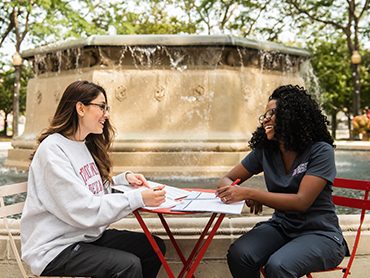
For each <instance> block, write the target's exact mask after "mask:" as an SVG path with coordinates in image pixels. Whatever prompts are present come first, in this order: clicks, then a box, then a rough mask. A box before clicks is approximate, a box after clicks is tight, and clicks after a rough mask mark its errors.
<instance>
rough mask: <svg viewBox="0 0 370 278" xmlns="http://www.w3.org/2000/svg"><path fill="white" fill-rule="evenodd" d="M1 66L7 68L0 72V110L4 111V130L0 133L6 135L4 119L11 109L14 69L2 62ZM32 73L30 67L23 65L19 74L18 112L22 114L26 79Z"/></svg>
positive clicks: (24, 105)
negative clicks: (23, 67)
mask: <svg viewBox="0 0 370 278" xmlns="http://www.w3.org/2000/svg"><path fill="white" fill-rule="evenodd" d="M1 68H2V69H4V68H8V69H6V70H3V71H2V72H1V73H0V110H1V111H3V112H4V114H5V118H4V124H3V126H4V130H3V131H2V132H1V134H2V135H6V130H7V127H8V123H7V121H6V119H7V117H8V115H9V114H11V113H12V110H13V106H12V103H13V91H14V81H15V72H14V69H9V66H6V65H4V64H2V65H1ZM31 75H32V70H31V68H30V67H25V69H24V70H23V71H22V75H21V87H20V96H19V112H20V113H21V114H24V112H25V111H26V86H27V82H28V79H29V78H30V76H31Z"/></svg>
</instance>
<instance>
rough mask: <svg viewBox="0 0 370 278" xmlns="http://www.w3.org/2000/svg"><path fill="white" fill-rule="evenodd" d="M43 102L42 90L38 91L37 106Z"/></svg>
mask: <svg viewBox="0 0 370 278" xmlns="http://www.w3.org/2000/svg"><path fill="white" fill-rule="evenodd" d="M41 101H42V93H41V91H40V90H38V91H37V92H36V102H37V104H40V103H41Z"/></svg>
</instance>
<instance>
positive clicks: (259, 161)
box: [241, 142, 343, 244]
mask: <svg viewBox="0 0 370 278" xmlns="http://www.w3.org/2000/svg"><path fill="white" fill-rule="evenodd" d="M241 163H242V165H243V166H244V167H245V169H247V171H248V172H249V173H251V174H253V175H255V174H259V173H261V172H264V177H265V182H266V187H267V190H268V191H269V192H276V193H297V192H298V189H299V186H300V183H301V180H302V178H303V177H304V176H305V175H310V176H317V177H320V178H323V179H325V180H326V181H327V184H326V186H325V188H324V189H323V191H322V192H321V193H320V194H319V196H318V197H317V199H316V200H315V201H314V202H313V204H312V205H311V207H310V208H309V209H308V210H307V211H305V212H297V211H281V210H275V212H274V214H273V215H272V218H271V219H270V220H269V221H268V222H270V223H271V224H273V225H278V226H279V227H281V228H282V230H283V231H284V233H285V234H286V235H287V236H289V237H296V236H299V235H302V234H311V233H314V234H321V235H324V236H327V237H329V238H331V239H333V240H334V241H335V242H337V243H338V244H342V242H343V235H342V231H341V229H340V227H339V223H338V217H337V215H336V212H335V205H334V204H333V202H332V184H333V181H334V178H335V175H336V168H335V160H334V149H333V147H332V146H331V145H329V144H328V143H326V142H316V143H314V144H313V145H312V146H310V147H308V148H307V149H306V151H304V152H303V153H302V154H300V155H298V156H297V158H296V159H295V161H294V163H293V167H292V170H291V171H290V172H289V173H286V171H285V168H284V163H283V160H282V157H281V154H280V151H279V149H276V150H273V151H271V150H265V149H260V148H256V149H254V150H252V151H251V152H250V153H249V154H248V155H247V156H246V157H245V158H244V159H243V160H242V162H241Z"/></svg>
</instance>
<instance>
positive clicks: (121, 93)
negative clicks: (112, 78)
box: [114, 85, 127, 102]
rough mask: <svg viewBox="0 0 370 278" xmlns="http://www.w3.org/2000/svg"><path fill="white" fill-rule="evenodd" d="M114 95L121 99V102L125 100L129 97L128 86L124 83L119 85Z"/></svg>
mask: <svg viewBox="0 0 370 278" xmlns="http://www.w3.org/2000/svg"><path fill="white" fill-rule="evenodd" d="M114 96H115V97H116V99H117V100H118V101H120V102H122V101H124V100H125V99H126V98H127V88H126V86H124V85H120V86H118V87H117V88H116V89H115V90H114Z"/></svg>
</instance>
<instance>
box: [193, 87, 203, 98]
mask: <svg viewBox="0 0 370 278" xmlns="http://www.w3.org/2000/svg"><path fill="white" fill-rule="evenodd" d="M204 91H205V89H204V87H203V86H202V85H198V86H197V87H195V88H194V93H195V94H196V95H197V96H202V95H204Z"/></svg>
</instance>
